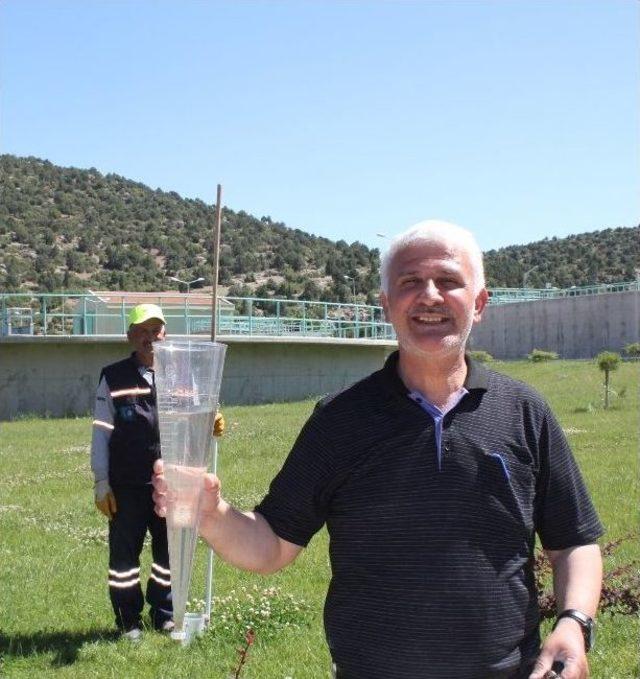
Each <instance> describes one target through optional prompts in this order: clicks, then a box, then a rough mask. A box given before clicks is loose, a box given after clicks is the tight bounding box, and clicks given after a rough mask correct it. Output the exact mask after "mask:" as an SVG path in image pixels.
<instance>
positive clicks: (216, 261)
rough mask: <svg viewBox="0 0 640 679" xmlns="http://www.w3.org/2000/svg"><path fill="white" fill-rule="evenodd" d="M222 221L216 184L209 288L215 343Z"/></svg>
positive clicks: (220, 196)
mask: <svg viewBox="0 0 640 679" xmlns="http://www.w3.org/2000/svg"><path fill="white" fill-rule="evenodd" d="M221 219H222V186H221V185H220V184H218V195H217V198H216V218H215V221H214V224H213V274H212V283H213V284H212V286H211V341H212V342H215V341H216V330H217V328H216V325H217V320H218V314H217V313H216V310H217V302H218V271H219V268H220V221H221Z"/></svg>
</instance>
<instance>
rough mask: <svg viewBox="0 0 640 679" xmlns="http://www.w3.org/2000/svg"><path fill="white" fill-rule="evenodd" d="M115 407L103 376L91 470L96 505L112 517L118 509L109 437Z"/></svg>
mask: <svg viewBox="0 0 640 679" xmlns="http://www.w3.org/2000/svg"><path fill="white" fill-rule="evenodd" d="M113 420H114V408H113V400H112V398H111V393H110V392H109V385H108V384H107V380H106V379H105V378H104V377H103V378H102V379H101V380H100V383H99V384H98V389H97V391H96V402H95V407H94V410H93V433H92V436H91V470H92V471H93V478H94V482H95V485H94V499H95V503H96V507H97V508H98V509H99V510H100V511H101V512H102V513H103V514H104V515H105V516H106V517H107V518H108V519H112V518H113V515H114V514H115V513H116V511H117V507H116V500H115V497H114V496H113V493H112V492H111V487H110V486H109V439H110V438H111V432H112V431H113Z"/></svg>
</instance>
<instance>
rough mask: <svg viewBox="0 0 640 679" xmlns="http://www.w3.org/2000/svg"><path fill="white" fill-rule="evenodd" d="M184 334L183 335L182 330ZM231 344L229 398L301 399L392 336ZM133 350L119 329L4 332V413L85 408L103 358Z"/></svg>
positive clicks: (344, 374)
mask: <svg viewBox="0 0 640 679" xmlns="http://www.w3.org/2000/svg"><path fill="white" fill-rule="evenodd" d="M176 339H185V338H176ZM220 341H222V342H224V343H225V344H227V345H228V349H227V357H226V361H225V369H224V377H223V382H222V394H221V400H222V403H223V404H227V405H233V404H238V403H242V404H249V403H265V402H272V401H289V400H296V399H303V398H306V397H307V396H317V395H321V394H326V393H330V392H333V391H337V390H338V389H341V388H342V387H344V386H346V385H348V384H351V383H352V382H355V381H356V380H358V379H360V378H361V377H364V376H365V375H367V374H369V373H370V372H373V371H374V370H377V369H378V368H379V367H381V366H382V364H383V362H384V359H385V357H386V356H387V355H388V354H389V353H390V352H391V351H392V350H393V349H394V347H395V344H394V343H393V342H382V341H373V340H332V339H316V338H309V339H307V338H295V339H289V340H284V339H281V338H256V337H254V338H242V339H236V338H231V337H228V338H221V339H220ZM128 352H129V349H128V345H127V344H126V341H125V340H124V339H122V338H114V337H101V338H100V337H88V338H84V337H73V338H63V337H31V338H29V337H7V338H3V339H2V340H0V420H7V419H12V418H15V417H17V416H19V415H23V414H27V413H34V414H39V415H44V414H50V415H52V416H63V415H85V414H87V413H89V412H91V410H92V409H93V397H94V393H95V388H96V385H97V381H98V376H99V374H100V369H101V368H102V366H104V365H106V364H108V363H112V362H113V361H117V360H119V359H121V358H123V357H124V356H126V355H127V354H128Z"/></svg>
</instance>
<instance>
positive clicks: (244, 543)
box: [153, 460, 302, 575]
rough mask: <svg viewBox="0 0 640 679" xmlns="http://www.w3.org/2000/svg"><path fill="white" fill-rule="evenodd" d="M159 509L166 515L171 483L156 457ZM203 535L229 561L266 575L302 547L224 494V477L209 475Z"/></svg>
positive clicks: (156, 493)
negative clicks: (228, 499) (233, 502)
mask: <svg viewBox="0 0 640 679" xmlns="http://www.w3.org/2000/svg"><path fill="white" fill-rule="evenodd" d="M153 487H154V493H153V499H154V501H155V504H156V513H158V514H159V515H160V516H165V515H166V511H167V497H166V490H167V486H166V483H165V481H164V475H163V463H162V460H156V462H155V464H154V476H153ZM199 532H200V535H201V536H202V537H203V538H204V539H205V540H206V541H207V542H208V543H209V545H211V547H212V548H213V549H214V550H215V552H216V554H217V555H218V556H220V557H221V558H222V559H223V560H224V561H226V562H227V563H230V564H232V565H233V566H236V567H237V568H242V569H244V570H248V571H252V572H254V573H261V574H263V575H266V574H268V573H274V572H275V571H278V570H280V569H281V568H284V567H285V566H287V565H289V564H290V563H291V562H292V561H293V560H294V559H295V558H296V557H297V556H298V554H299V553H300V551H301V550H302V547H301V546H300V545H295V544H293V543H292V542H288V541H287V540H284V539H282V538H281V537H279V536H278V535H276V533H274V531H273V529H272V528H271V526H270V525H269V523H268V522H267V520H266V519H265V518H264V517H263V516H262V515H261V514H260V513H259V512H241V511H239V510H238V509H236V508H235V507H233V506H231V505H230V504H229V503H228V502H226V501H225V500H223V499H222V496H221V495H220V480H219V479H218V477H217V476H215V475H213V474H207V475H206V476H205V482H204V491H203V497H202V502H201V509H200V527H199Z"/></svg>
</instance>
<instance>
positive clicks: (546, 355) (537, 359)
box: [527, 349, 558, 363]
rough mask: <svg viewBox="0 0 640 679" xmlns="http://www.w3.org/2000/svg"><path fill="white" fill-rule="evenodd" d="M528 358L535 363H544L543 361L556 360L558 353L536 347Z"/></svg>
mask: <svg viewBox="0 0 640 679" xmlns="http://www.w3.org/2000/svg"><path fill="white" fill-rule="evenodd" d="M527 358H528V359H529V360H530V361H532V362H533V363H542V362H543V361H555V360H556V359H557V358H558V354H556V352H555V351H545V350H544V349H534V350H533V351H532V352H531V353H530V354H527Z"/></svg>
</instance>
